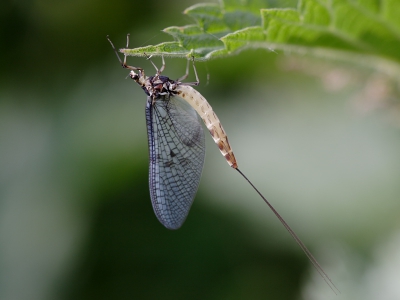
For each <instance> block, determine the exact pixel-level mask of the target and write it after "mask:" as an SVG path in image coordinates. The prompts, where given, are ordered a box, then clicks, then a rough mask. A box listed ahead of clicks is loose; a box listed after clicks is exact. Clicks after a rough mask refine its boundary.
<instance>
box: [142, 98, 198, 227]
mask: <svg viewBox="0 0 400 300" xmlns="http://www.w3.org/2000/svg"><path fill="white" fill-rule="evenodd" d="M146 122H147V133H148V142H149V156H150V174H149V183H150V196H151V202H152V204H153V209H154V212H155V214H156V216H157V218H158V220H159V221H160V222H161V223H162V224H163V225H164V226H165V227H167V228H169V229H178V228H179V227H181V226H182V224H183V222H184V221H185V219H186V217H187V215H188V213H189V210H190V207H191V205H192V203H193V200H194V197H195V195H196V192H197V188H198V186H199V183H200V177H201V173H202V170H203V165H204V157H205V142H204V132H203V128H202V125H201V123H202V122H201V119H200V118H199V116H198V115H197V113H196V111H195V110H194V109H193V108H192V107H191V106H190V105H189V104H188V103H187V102H186V101H185V100H184V99H182V98H181V97H179V96H168V95H166V96H160V97H159V98H157V99H156V100H155V101H154V103H153V100H152V99H151V97H148V99H147V105H146Z"/></svg>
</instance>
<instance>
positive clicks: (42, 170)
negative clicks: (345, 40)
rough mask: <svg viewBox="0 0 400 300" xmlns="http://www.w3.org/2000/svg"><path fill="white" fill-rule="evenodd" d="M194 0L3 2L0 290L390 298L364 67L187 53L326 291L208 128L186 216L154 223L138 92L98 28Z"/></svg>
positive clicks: (389, 159)
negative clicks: (316, 266)
mask: <svg viewBox="0 0 400 300" xmlns="http://www.w3.org/2000/svg"><path fill="white" fill-rule="evenodd" d="M194 3H196V2H195V1H189V0H181V1H174V2H173V3H172V2H171V3H166V2H165V1H160V0H151V1H143V2H139V1H128V0H117V1H113V2H107V1H90V0H84V1H66V2H62V1H56V2H53V1H5V2H3V3H2V9H1V11H0V22H1V25H0V32H1V34H0V37H1V43H0V45H1V46H0V47H1V48H0V53H1V55H0V60H1V68H0V74H1V75H0V76H1V78H0V79H1V80H0V299H5V300H14V299H17V300H23V299H30V300H35V299H160V298H162V299H399V298H400V289H399V282H400V273H399V270H400V254H399V253H400V230H399V229H400V222H399V220H400V218H399V211H400V202H399V201H398V200H399V196H400V185H399V178H400V160H399V153H400V139H399V124H400V122H399V120H400V119H399V118H400V117H399V116H400V114H399V108H398V102H397V99H398V94H397V93H396V86H395V85H394V84H393V83H391V82H390V80H388V79H387V78H385V77H384V76H382V75H380V74H375V73H372V72H368V71H366V70H363V69H357V68H355V67H353V66H347V67H345V66H342V65H338V64H329V63H328V62H324V61H316V60H311V59H306V58H302V57H293V56H291V55H289V54H284V53H275V52H267V51H262V50H248V51H245V52H242V53H240V54H239V55H236V56H232V57H228V58H226V59H221V60H215V61H209V62H207V63H198V64H197V69H198V73H199V76H200V81H201V86H200V87H199V88H198V90H199V91H200V92H201V93H202V94H203V95H204V96H205V97H206V99H208V101H209V102H210V103H211V105H212V106H213V107H214V110H215V111H216V112H217V114H218V115H219V118H220V119H221V121H222V123H223V125H224V128H225V130H226V131H227V132H228V134H229V140H230V143H231V145H232V147H233V149H234V151H235V154H236V158H237V159H238V163H239V167H240V168H241V170H242V171H243V172H244V173H245V174H246V175H247V176H248V177H249V178H250V179H251V180H252V181H253V182H254V184H255V185H256V186H258V187H259V189H260V190H261V191H262V192H263V193H264V195H265V196H266V197H267V199H269V200H270V201H271V202H272V203H273V205H274V206H275V207H276V209H277V210H278V211H279V212H280V213H281V214H282V215H283V217H284V218H285V219H286V220H287V222H288V223H289V224H290V225H291V226H292V228H293V229H294V230H295V231H296V232H297V234H298V235H299V236H300V237H301V239H302V240H303V241H304V242H305V244H306V245H307V246H308V247H309V248H310V250H311V251H312V252H313V253H314V255H315V256H316V258H317V259H318V260H319V262H320V263H321V264H322V266H323V268H324V269H325V271H326V272H327V273H328V274H329V275H330V277H331V278H332V280H333V281H334V282H335V284H336V285H337V286H338V288H339V289H340V290H341V292H342V293H341V294H340V295H339V296H335V294H334V293H333V292H332V291H331V290H330V289H329V287H328V286H327V285H326V284H325V283H324V281H323V280H322V279H321V278H320V277H319V276H318V274H315V271H314V270H313V268H312V267H311V266H310V264H309V262H308V260H307V258H306V257H305V255H304V254H303V253H302V252H301V250H300V249H299V248H298V246H297V245H296V244H295V242H294V241H293V240H292V239H291V237H290V236H289V234H288V233H287V232H286V231H285V229H284V228H283V226H282V225H281V224H280V223H279V221H278V220H277V219H276V218H275V217H274V216H273V214H272V213H271V212H270V211H269V209H268V207H267V206H266V205H265V204H264V203H263V202H262V201H261V199H260V198H259V197H258V196H257V194H256V193H255V192H254V191H253V190H252V189H251V188H250V187H249V185H248V184H247V183H246V182H245V181H244V180H243V178H241V177H240V176H239V175H238V174H237V173H236V172H234V170H232V169H231V168H229V166H228V165H227V163H226V162H225V160H224V158H223V157H222V156H221V155H220V153H219V151H218V148H217V147H216V146H215V144H214V143H213V141H212V139H211V138H210V137H209V136H207V138H206V143H207V157H206V163H205V167H204V171H203V177H202V181H201V184H200V188H199V191H198V194H197V196H196V200H195V202H194V205H193V207H192V209H191V212H190V214H189V217H188V219H187V221H186V223H185V224H184V226H183V227H182V228H181V229H179V230H178V231H169V230H167V229H165V228H164V227H163V226H162V225H161V224H160V223H159V222H158V221H157V219H156V217H155V216H154V213H153V211H152V207H151V203H150V197H149V192H148V158H147V151H148V150H147V137H146V127H145V116H144V106H145V101H146V96H145V95H144V93H143V92H142V90H141V89H140V88H139V87H138V86H137V85H136V84H135V83H134V82H133V81H132V80H129V79H126V80H125V78H126V76H127V74H128V72H127V71H126V70H123V69H122V68H121V67H120V66H119V63H118V61H117V59H116V57H115V54H114V53H113V51H112V49H111V47H110V45H109V43H108V42H107V40H106V35H110V38H111V39H112V41H113V42H114V44H115V45H116V47H124V46H125V37H126V33H128V32H129V33H131V46H132V47H139V46H144V45H148V44H156V43H159V42H162V41H166V40H168V39H170V38H169V36H167V35H165V34H163V33H162V32H160V30H161V29H163V28H165V27H168V26H171V25H178V26H179V25H185V24H188V23H191V20H190V19H188V17H186V16H184V15H182V14H181V12H182V11H183V10H184V9H185V8H186V7H188V6H190V5H192V4H194ZM279 4H280V5H281V6H292V7H294V6H295V1H282V2H279ZM154 61H155V63H156V64H159V63H160V60H159V59H157V58H155V59H154ZM128 62H129V64H131V65H135V66H141V67H143V68H145V70H147V74H151V73H152V72H153V71H152V70H153V67H152V66H151V65H150V63H149V62H148V61H146V60H145V59H141V58H130V59H129V60H128ZM166 63H167V68H166V71H165V75H168V76H170V77H171V78H178V77H179V76H181V75H182V74H183V73H184V70H185V66H186V62H185V61H184V60H181V59H167V61H166ZM208 75H209V83H208V84H207V77H208Z"/></svg>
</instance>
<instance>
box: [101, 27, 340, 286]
mask: <svg viewBox="0 0 400 300" xmlns="http://www.w3.org/2000/svg"><path fill="white" fill-rule="evenodd" d="M107 39H108V41H109V42H110V44H111V46H112V48H113V49H114V52H115V54H116V55H117V58H118V60H119V62H120V63H121V66H122V67H123V68H125V69H128V70H130V72H129V77H130V78H131V79H133V80H134V81H135V82H136V83H137V84H139V86H140V87H141V88H142V89H143V91H144V92H145V94H146V95H147V102H146V124H147V136H148V145H149V158H150V166H149V187H150V197H151V202H152V205H153V209H154V212H155V214H156V216H157V218H158V220H159V221H160V222H161V223H162V224H163V225H164V226H165V227H167V228H168V229H178V228H180V227H181V226H182V224H183V222H184V221H185V219H186V217H187V215H188V214H189V210H190V207H191V205H192V203H193V200H194V197H195V195H196V192H197V189H198V186H199V183H200V178H201V173H202V170H203V165H204V159H205V139H204V132H203V128H202V124H201V123H202V122H203V123H204V124H205V126H206V127H207V129H208V130H209V132H210V134H211V136H212V138H213V139H214V142H215V143H216V144H217V145H218V148H219V150H220V151H221V154H222V155H223V156H224V157H225V160H226V161H227V163H228V164H229V166H231V167H232V168H233V169H235V170H236V171H237V172H238V173H239V174H240V175H241V176H242V177H243V178H244V179H245V180H246V181H247V182H248V183H249V184H250V185H251V187H252V188H253V189H254V190H255V191H256V192H257V193H258V195H259V196H260V197H261V198H262V199H263V200H264V202H265V203H266V204H267V205H268V206H269V208H270V209H271V210H272V211H273V213H274V214H275V216H276V217H277V218H278V219H279V221H280V222H281V223H282V224H283V226H284V227H285V228H286V230H287V231H288V232H289V233H290V235H291V236H292V237H293V239H294V240H295V241H296V243H297V244H298V245H299V246H300V248H301V249H302V250H303V252H304V253H305V254H306V256H307V257H308V259H309V260H310V261H311V263H312V264H313V266H314V267H315V269H316V270H317V271H318V273H319V274H320V275H321V277H322V278H323V279H324V280H325V282H326V283H327V284H328V285H329V287H330V288H331V289H332V290H333V291H334V292H335V290H336V291H338V289H337V288H336V287H335V285H334V284H333V282H332V280H331V279H330V278H329V276H328V275H327V274H326V273H325V271H324V270H323V269H322V267H321V266H320V264H319V263H318V262H317V260H316V259H315V258H314V256H313V255H312V254H311V252H310V251H309V250H308V248H307V247H306V246H305V245H304V243H303V242H302V241H301V240H300V238H299V237H298V236H297V235H296V233H295V232H294V231H293V230H292V228H291V227H290V226H289V225H288V224H287V223H286V221H285V220H284V219H283V218H282V216H281V215H280V214H279V213H278V212H277V211H276V209H275V208H274V207H273V206H272V205H271V203H270V202H269V201H268V200H267V199H266V198H265V197H264V196H263V195H262V194H261V192H260V191H259V190H258V189H257V188H256V187H255V186H254V185H253V183H252V182H251V181H250V180H249V179H248V178H247V176H246V175H245V174H244V173H243V172H242V171H241V170H240V169H239V168H238V164H237V162H236V158H235V155H234V154H233V151H232V148H231V146H230V144H229V142H228V137H227V135H226V132H225V130H224V129H223V127H222V124H221V122H220V121H219V119H218V117H217V115H216V114H215V112H214V111H213V109H212V108H211V105H210V104H209V103H208V102H207V100H206V99H205V98H204V97H203V96H202V95H201V94H200V93H199V92H198V91H196V90H195V89H194V88H193V87H192V86H197V85H199V78H198V75H197V71H196V68H195V64H194V57H192V64H193V70H194V74H195V76H196V81H195V82H183V80H185V79H186V78H187V77H188V75H189V61H188V64H187V68H186V73H185V75H184V76H182V77H181V78H179V79H177V80H172V79H170V78H168V77H166V76H163V75H161V73H162V72H163V71H164V69H165V61H164V57H162V62H163V64H162V66H161V68H159V69H158V68H157V67H156V65H155V64H154V63H153V61H152V60H151V59H150V57H147V58H148V59H149V60H150V62H151V63H152V65H153V66H154V68H155V69H156V74H155V75H154V76H150V77H147V76H146V75H145V73H144V70H143V69H142V68H140V67H133V66H129V65H127V63H126V55H125V56H124V60H123V61H122V60H121V58H120V57H119V55H118V52H117V50H116V49H115V47H114V44H113V43H112V42H111V40H110V39H109V37H108V36H107ZM128 47H129V34H128V35H127V43H126V48H128ZM136 72H137V73H136ZM335 293H336V292H335Z"/></svg>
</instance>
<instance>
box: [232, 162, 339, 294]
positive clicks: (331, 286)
mask: <svg viewBox="0 0 400 300" xmlns="http://www.w3.org/2000/svg"><path fill="white" fill-rule="evenodd" d="M236 171H238V172H239V173H240V175H242V176H243V178H244V179H246V181H247V182H248V183H249V184H250V185H251V186H252V187H253V189H254V190H255V191H256V192H257V193H258V194H259V195H260V197H261V198H262V199H263V200H264V202H265V203H266V204H267V205H268V206H269V208H270V209H271V210H272V211H273V213H274V214H275V216H276V217H277V218H278V219H279V221H281V223H282V224H283V226H285V228H286V230H287V231H288V232H289V233H290V235H291V236H292V237H293V239H294V240H295V241H296V243H297V244H298V245H299V246H300V248H301V250H303V252H304V253H305V255H306V256H307V257H308V259H309V260H310V261H311V263H312V264H313V266H314V268H315V269H316V270H317V272H318V273H319V275H320V276H321V277H322V279H324V281H325V282H326V284H327V285H328V286H329V287H330V288H331V289H332V291H333V292H334V293H335V294H336V295H337V292H338V293H340V291H339V289H338V288H337V287H336V286H335V284H334V283H333V282H332V280H331V279H330V278H329V276H328V275H327V274H326V273H325V271H324V270H323V269H322V267H321V265H320V264H319V263H318V261H317V260H316V259H315V257H314V256H313V255H312V254H311V252H310V250H308V248H307V247H306V245H304V243H303V242H302V241H301V240H300V238H299V237H298V236H297V234H296V233H295V232H294V231H293V229H292V228H290V226H289V225H288V224H287V223H286V221H285V220H284V219H283V218H282V216H281V215H280V214H279V213H278V212H277V211H276V209H275V208H274V207H273V206H272V205H271V203H269V201H268V200H267V199H266V198H265V197H264V196H263V195H262V194H261V193H260V191H259V190H258V189H257V188H256V187H255V186H254V184H253V183H252V182H251V181H250V180H249V179H248V178H247V177H246V175H244V174H243V173H242V171H240V170H239V169H238V168H236Z"/></svg>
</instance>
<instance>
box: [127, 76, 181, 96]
mask: <svg viewBox="0 0 400 300" xmlns="http://www.w3.org/2000/svg"><path fill="white" fill-rule="evenodd" d="M129 76H130V77H131V78H132V79H133V80H135V81H136V82H137V83H138V84H139V85H140V86H141V88H142V89H143V91H144V92H145V93H146V94H147V95H148V96H150V97H152V98H153V99H157V98H159V97H162V96H171V95H174V94H176V91H175V90H176V88H177V86H178V83H177V82H176V81H174V80H172V79H169V77H167V76H162V75H155V76H150V77H147V76H145V75H144V72H140V73H139V74H137V73H135V72H134V71H131V72H130V73H129Z"/></svg>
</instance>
